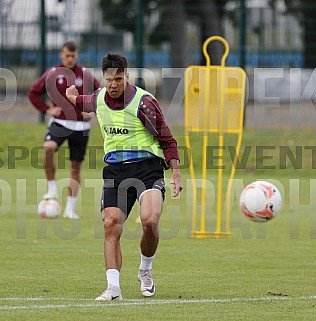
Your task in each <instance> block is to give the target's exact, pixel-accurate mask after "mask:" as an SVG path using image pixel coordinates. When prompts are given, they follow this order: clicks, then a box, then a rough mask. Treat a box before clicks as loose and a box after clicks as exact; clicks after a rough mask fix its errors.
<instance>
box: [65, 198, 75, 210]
mask: <svg viewBox="0 0 316 321" xmlns="http://www.w3.org/2000/svg"><path fill="white" fill-rule="evenodd" d="M76 201H77V196H67V202H66V208H65V211H66V212H70V213H72V212H74V211H75V206H76Z"/></svg>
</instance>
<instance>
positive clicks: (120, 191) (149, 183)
mask: <svg viewBox="0 0 316 321" xmlns="http://www.w3.org/2000/svg"><path fill="white" fill-rule="evenodd" d="M164 170H165V162H164V160H163V159H161V158H158V157H157V158H150V159H146V160H142V161H138V162H134V163H125V164H124V163H118V164H109V165H108V166H105V167H104V169H103V180H104V185H103V191H102V199H101V211H103V209H104V208H106V207H118V208H120V209H121V210H122V211H123V212H124V213H125V214H126V215H127V216H128V215H129V213H130V211H131V210H132V207H133V206H134V204H135V201H136V200H138V201H139V197H140V196H141V195H142V193H143V192H144V191H146V190H149V189H157V190H159V191H160V192H161V195H162V199H163V200H164V198H165V181H164Z"/></svg>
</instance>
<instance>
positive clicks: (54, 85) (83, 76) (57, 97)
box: [28, 64, 100, 121]
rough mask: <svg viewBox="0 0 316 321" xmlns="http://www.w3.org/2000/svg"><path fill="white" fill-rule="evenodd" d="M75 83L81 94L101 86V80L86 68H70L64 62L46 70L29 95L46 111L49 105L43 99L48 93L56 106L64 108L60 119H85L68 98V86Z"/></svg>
mask: <svg viewBox="0 0 316 321" xmlns="http://www.w3.org/2000/svg"><path fill="white" fill-rule="evenodd" d="M71 85H75V86H76V88H77V89H78V91H79V94H80V95H89V94H92V93H93V92H94V91H95V90H96V89H97V88H99V87H100V84H99V82H98V81H97V80H96V79H95V78H94V77H93V76H92V74H91V73H90V72H88V71H86V70H85V68H83V67H81V66H78V65H75V66H74V68H72V69H69V68H66V67H64V66H63V65H62V64H60V65H58V66H55V67H53V68H51V69H49V70H48V71H46V72H45V73H44V74H43V75H42V76H41V77H40V78H39V79H38V81H37V82H36V83H35V84H34V85H33V87H32V88H31V89H30V91H29V92H28V96H29V99H30V101H31V102H32V104H33V105H34V107H35V108H36V109H38V110H39V111H41V112H44V113H45V112H46V111H47V109H48V108H49V106H48V105H47V104H46V103H45V102H44V100H43V99H42V95H43V94H45V93H47V94H48V97H49V98H50V100H51V101H52V103H53V105H54V106H59V107H61V108H62V113H61V115H60V116H58V117H55V118H58V119H66V120H76V121H83V117H82V114H81V112H80V111H79V110H78V109H76V108H75V107H74V105H72V104H71V103H70V102H69V100H68V99H67V98H66V88H68V87H69V86H71Z"/></svg>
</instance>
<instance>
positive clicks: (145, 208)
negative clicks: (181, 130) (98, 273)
mask: <svg viewBox="0 0 316 321" xmlns="http://www.w3.org/2000/svg"><path fill="white" fill-rule="evenodd" d="M102 72H103V77H104V81H105V86H104V87H103V88H102V89H100V90H98V91H96V92H95V93H94V94H93V95H89V96H83V95H79V94H78V91H77V90H76V88H75V86H71V87H69V88H68V89H67V91H66V96H67V98H68V99H69V100H70V101H71V102H72V103H73V104H75V105H76V106H77V108H78V109H79V110H82V111H83V110H84V111H85V112H95V113H96V115H97V119H98V122H99V125H100V129H101V132H102V135H103V138H104V153H105V155H104V162H105V163H107V166H105V167H104V169H103V180H104V186H103V191H102V198H101V211H102V219H103V222H104V232H105V238H104V258H105V265H106V279H107V288H106V290H105V291H104V292H103V293H102V294H101V295H100V296H98V297H97V298H96V300H106V301H110V300H120V299H122V294H121V288H120V270H121V266H122V253H121V248H120V238H121V235H122V231H123V225H124V222H125V221H126V219H127V218H128V215H129V213H130V211H131V209H132V207H133V205H134V204H135V201H136V200H138V202H139V204H140V219H141V223H142V227H143V235H142V238H141V241H140V252H141V253H140V254H141V260H140V266H139V272H138V279H139V280H140V282H141V293H142V294H143V295H144V296H145V297H150V296H152V295H153V294H154V293H155V283H154V281H153V278H152V274H151V270H152V263H153V260H154V256H155V253H156V250H157V246H158V242H159V229H158V223H159V219H160V216H161V213H162V207H163V201H164V196H165V183H164V170H165V169H168V168H169V167H171V170H172V177H171V179H170V181H171V183H172V184H173V185H174V187H173V196H177V195H179V193H180V191H181V190H182V183H181V175H180V170H179V161H180V160H179V152H178V148H177V142H176V140H175V139H174V137H173V136H172V134H171V131H170V129H169V127H168V126H167V124H166V122H165V119H164V116H163V114H162V111H161V109H160V106H159V104H158V102H157V100H156V99H155V97H153V95H151V94H150V93H149V92H147V91H145V90H143V89H141V88H139V87H136V86H134V85H132V84H131V83H129V74H128V72H127V60H126V58H125V57H123V56H121V55H115V54H108V55H107V56H106V57H104V58H103V60H102Z"/></svg>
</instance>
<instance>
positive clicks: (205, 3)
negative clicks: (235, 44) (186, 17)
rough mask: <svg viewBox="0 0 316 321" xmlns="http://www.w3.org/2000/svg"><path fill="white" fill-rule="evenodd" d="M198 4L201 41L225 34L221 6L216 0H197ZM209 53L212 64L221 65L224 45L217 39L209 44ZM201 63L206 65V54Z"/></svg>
mask: <svg viewBox="0 0 316 321" xmlns="http://www.w3.org/2000/svg"><path fill="white" fill-rule="evenodd" d="M197 6H198V7H199V9H200V28H201V41H202V45H203V43H204V41H205V40H206V39H207V38H209V37H211V36H222V35H223V28H222V24H221V17H220V12H221V8H220V7H219V4H217V2H216V0H197ZM208 53H209V55H210V58H211V64H212V65H219V64H220V61H221V58H222V55H223V53H224V47H223V45H222V44H221V43H219V42H218V41H216V42H214V43H212V44H211V45H209V46H208ZM201 65H205V57H204V56H203V57H202V61H201Z"/></svg>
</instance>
